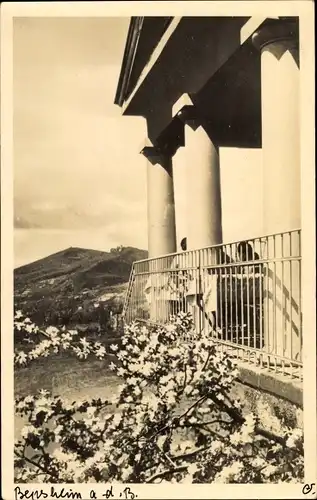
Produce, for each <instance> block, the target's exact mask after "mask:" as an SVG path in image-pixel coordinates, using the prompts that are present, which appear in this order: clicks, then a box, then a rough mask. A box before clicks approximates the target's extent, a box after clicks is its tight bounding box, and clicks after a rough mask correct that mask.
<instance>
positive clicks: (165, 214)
mask: <svg viewBox="0 0 317 500" xmlns="http://www.w3.org/2000/svg"><path fill="white" fill-rule="evenodd" d="M142 153H143V154H144V155H145V156H146V157H147V159H148V165H147V213H148V250H149V257H150V258H152V257H159V256H160V255H167V254H169V253H174V252H176V226H175V202H174V183H173V165H172V157H171V156H169V155H167V154H162V153H160V151H158V150H157V149H156V148H154V147H146V148H144V149H143V151H142Z"/></svg>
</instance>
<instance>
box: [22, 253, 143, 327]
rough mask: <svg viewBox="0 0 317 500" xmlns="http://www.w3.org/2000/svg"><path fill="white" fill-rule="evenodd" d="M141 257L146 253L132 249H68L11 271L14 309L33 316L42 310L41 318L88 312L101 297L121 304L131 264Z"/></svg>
mask: <svg viewBox="0 0 317 500" xmlns="http://www.w3.org/2000/svg"><path fill="white" fill-rule="evenodd" d="M144 258H147V252H146V251H145V250H139V249H137V248H133V247H125V248H122V250H121V251H116V252H114V251H112V252H102V251H98V250H90V249H85V248H74V247H71V248H67V249H66V250H62V251H60V252H57V253H55V254H52V255H49V256H48V257H45V258H43V259H40V260H38V261H36V262H32V263H31V264H27V265H24V266H21V267H19V268H17V269H15V270H14V298H15V307H16V308H19V309H22V310H24V311H25V312H28V314H31V313H32V312H33V313H35V316H37V314H36V313H37V312H38V311H39V310H42V313H43V314H41V315H40V316H41V318H42V316H43V318H44V315H45V313H46V312H47V311H49V310H55V311H56V310H57V309H67V308H68V309H69V308H71V309H72V311H73V312H74V311H75V310H77V309H78V307H80V306H81V305H83V306H84V308H86V309H87V307H88V308H89V306H91V305H92V302H95V301H96V300H98V299H100V298H101V297H108V299H107V300H109V298H111V297H114V298H115V297H119V298H121V301H122V300H123V296H124V293H125V290H126V287H127V283H128V280H129V276H130V271H131V266H132V263H133V262H134V261H136V260H140V259H144ZM102 300H104V299H102ZM31 315H32V314H31ZM33 316H34V314H33ZM43 318H42V319H43Z"/></svg>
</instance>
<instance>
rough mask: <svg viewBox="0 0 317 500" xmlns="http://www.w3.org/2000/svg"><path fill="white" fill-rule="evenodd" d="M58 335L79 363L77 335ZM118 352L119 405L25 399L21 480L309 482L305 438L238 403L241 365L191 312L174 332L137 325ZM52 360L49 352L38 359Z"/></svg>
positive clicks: (18, 451)
mask: <svg viewBox="0 0 317 500" xmlns="http://www.w3.org/2000/svg"><path fill="white" fill-rule="evenodd" d="M19 319H20V318H16V321H19ZM22 323H23V324H22V325H20V326H21V328H26V327H28V322H25V320H24V321H23V322H22ZM34 328H35V329H36V327H35V326H32V327H28V329H30V330H32V332H31V333H32V334H33V333H34ZM35 333H36V334H37V333H38V331H36V332H35ZM45 333H47V331H46V332H45ZM68 333H69V332H68ZM49 335H50V339H49V342H51V344H50V347H51V348H52V349H53V352H54V349H55V348H57V347H58V346H61V345H62V342H65V343H67V348H70V349H72V350H73V352H75V354H76V355H78V356H79V351H77V348H78V345H77V344H76V341H75V340H74V339H75V338H76V335H71V334H70V338H68V337H67V339H66V340H65V337H64V336H65V335H67V334H66V333H65V331H62V332H59V333H56V332H55V331H54V335H55V337H54V335H53V337H52V331H51V330H50V333H49ZM53 338H56V339H58V342H59V343H58V346H53V343H52V342H53V340H52V339H53ZM44 342H45V340H44ZM56 342H57V340H56ZM40 344H41V343H40ZM40 344H39V345H40ZM65 345H66V344H65ZM41 349H42V350H41ZM83 349H84V348H83V347H82V348H81V351H80V352H81V353H82V350H83ZM110 351H111V352H112V353H114V354H115V355H116V362H115V363H111V365H110V368H111V369H112V370H113V372H115V373H116V374H117V376H118V377H120V378H121V380H122V385H121V386H120V388H119V391H118V394H117V395H116V396H115V397H114V398H113V399H112V400H111V401H106V400H101V399H94V400H91V401H88V400H87V401H76V402H73V403H72V404H69V403H67V402H66V401H64V400H63V398H62V397H59V396H52V395H50V394H49V393H48V392H46V391H41V392H40V393H38V394H36V395H28V396H26V397H24V398H18V399H17V400H16V411H17V413H18V414H19V415H22V416H23V417H24V418H26V420H27V424H26V425H25V427H24V428H23V430H22V434H21V437H20V438H19V439H18V440H17V441H16V443H15V481H16V482H27V483H31V482H35V481H37V482H41V481H42V482H50V483H72V482H94V481H95V482H115V481H117V482H128V483H162V482H166V481H167V482H177V483H186V482H188V483H204V482H219V483H250V482H251V483H267V482H280V481H284V482H300V481H301V480H302V478H303V467H304V466H303V436H302V431H301V430H300V429H297V428H296V429H287V428H285V430H284V431H283V433H281V434H276V433H274V432H272V431H269V430H267V429H266V428H264V427H262V425H261V422H260V421H259V420H258V418H257V417H256V416H255V415H253V414H250V413H249V414H248V413H246V412H245V411H244V409H243V405H242V403H241V402H240V401H239V400H237V399H235V400H233V399H232V398H231V396H230V389H231V387H232V384H234V382H235V380H236V378H237V375H238V370H237V367H236V364H235V362H234V360H233V359H232V358H231V357H230V356H229V355H228V354H227V353H225V352H223V351H222V350H221V347H219V346H218V345H217V344H216V343H214V342H213V340H212V339H211V338H210V337H209V336H208V335H207V334H206V333H204V332H200V333H197V332H194V328H193V321H192V317H191V316H190V315H189V314H185V313H180V314H179V315H177V316H175V317H172V318H171V322H170V324H169V325H167V326H164V327H163V326H162V327H158V326H155V327H147V326H144V325H143V326H142V325H141V324H138V323H133V324H131V325H128V326H126V328H125V332H124V334H123V336H122V339H121V347H120V348H119V346H118V345H115V344H114V345H111V346H110ZM42 352H43V353H45V354H41V353H42ZM50 352H52V351H50ZM85 352H86V353H87V351H85ZM97 352H98V350H97V351H96V347H95V346H94V347H92V348H91V350H90V353H95V354H96V353H97ZM47 353H48V351H47V350H45V351H43V347H41V348H40V354H39V353H38V355H40V356H41V355H46V354H47ZM17 356H18V354H17V355H16V358H15V359H16V362H17V363H20V362H21V361H20V360H21V356H20V358H19V357H17Z"/></svg>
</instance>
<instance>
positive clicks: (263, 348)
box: [123, 230, 303, 404]
mask: <svg viewBox="0 0 317 500" xmlns="http://www.w3.org/2000/svg"><path fill="white" fill-rule="evenodd" d="M180 311H183V312H190V313H192V315H193V318H194V325H195V328H196V330H197V331H198V329H207V331H208V332H209V334H210V335H211V336H212V337H213V339H214V340H215V342H217V343H218V344H219V345H220V346H221V347H222V349H224V350H226V351H227V352H230V354H231V355H232V356H233V357H235V358H236V359H237V361H238V365H239V367H240V372H241V377H240V379H241V381H243V382H245V383H246V384H250V385H252V386H256V387H257V388H259V389H263V390H268V391H272V392H274V393H276V394H278V395H279V396H282V397H284V396H285V395H286V396H287V398H288V399H291V400H292V401H293V402H294V403H296V404H301V398H302V371H303V360H302V313H301V231H300V230H292V231H287V232H283V233H276V234H272V235H267V236H260V237H257V238H253V239H249V240H247V241H245V240H244V241H236V242H232V243H227V244H221V245H215V246H212V247H208V248H201V249H198V250H192V251H185V252H182V253H174V254H169V255H165V256H162V257H158V258H152V259H146V260H142V261H138V262H135V263H134V264H133V267H132V270H131V276H130V282H129V287H128V291H127V295H126V300H125V304H124V309H123V317H124V321H125V322H126V323H130V322H132V321H137V322H148V323H152V324H159V325H162V324H166V323H168V321H169V318H170V316H171V315H174V314H176V313H178V312H180Z"/></svg>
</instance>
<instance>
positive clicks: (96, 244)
mask: <svg viewBox="0 0 317 500" xmlns="http://www.w3.org/2000/svg"><path fill="white" fill-rule="evenodd" d="M128 25H129V18H49V17H47V18H15V19H14V40H13V57H14V61H13V63H14V207H15V233H14V236H15V265H16V266H18V265H22V264H25V263H27V262H31V261H33V260H36V259H38V258H41V257H43V256H45V255H49V254H51V253H53V252H55V251H58V250H61V249H63V248H67V247H69V246H81V247H86V248H95V249H100V250H108V249H109V248H110V247H111V246H114V245H118V244H123V245H132V246H136V247H139V248H146V247H147V232H146V161H145V159H144V158H143V157H142V156H141V155H140V154H139V151H140V149H141V144H142V141H143V140H144V134H145V129H144V123H143V120H142V119H141V118H132V117H122V116H121V110H120V108H119V107H118V106H115V105H114V104H113V101H114V96H115V91H116V86H117V82H118V76H119V71H120V67H121V61H122V55H123V50H124V45H125V39H126V35H127V30H128ZM259 153H260V152H259V151H249V152H246V151H235V152H232V151H229V150H221V155H220V158H221V175H222V182H223V186H222V196H223V226H224V238H225V239H226V240H233V239H238V238H239V237H241V238H244V237H248V236H250V228H252V227H254V228H255V230H254V232H255V235H256V236H257V235H258V234H260V232H261V231H260V226H259V223H260V222H261V221H260V219H261V213H260V212H261V192H260V185H261V177H260V176H261V157H259ZM233 158H234V160H233ZM233 161H234V168H233ZM175 183H176V202H177V222H178V228H177V229H178V231H177V232H178V239H180V238H181V237H183V236H184V235H185V233H186V215H185V214H186V197H185V192H184V189H183V188H184V186H182V185H181V184H182V175H181V173H180V172H179V173H178V175H177V173H176V179H175ZM230 186H231V187H230ZM232 186H234V187H235V189H234V191H233V190H232ZM257 186H259V189H255V188H256V187H257ZM250 206H252V210H250ZM233 214H234V217H233ZM237 215H238V217H237ZM243 228H246V229H247V231H249V232H248V234H246V235H243V234H242V233H243V231H242V232H241V229H243Z"/></svg>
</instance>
